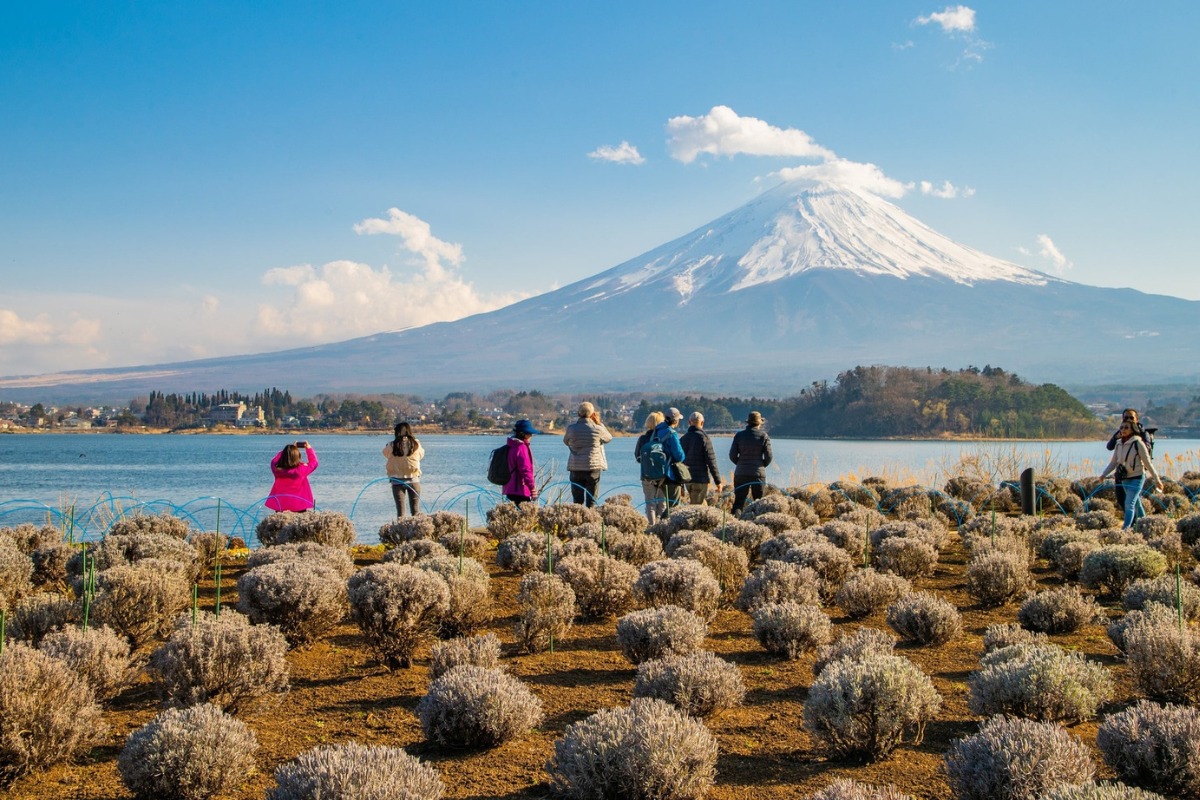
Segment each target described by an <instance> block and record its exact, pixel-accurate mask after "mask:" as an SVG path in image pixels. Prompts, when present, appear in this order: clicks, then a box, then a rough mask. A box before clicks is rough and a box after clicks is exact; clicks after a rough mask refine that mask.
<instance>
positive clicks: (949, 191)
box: [920, 181, 975, 200]
mask: <svg viewBox="0 0 1200 800" xmlns="http://www.w3.org/2000/svg"><path fill="white" fill-rule="evenodd" d="M920 186H921V194H927V195H929V196H930V197H940V198H941V199H943V200H953V199H954V198H956V197H958V196H959V195H961V196H963V197H973V196H974V195H975V190H974V189H972V188H971V187H970V186H964V187H963V188H962V189H959V188H958V187H957V186H955V185H954V184H953V183H951V182H950V181H943V182H942V185H941V186H935V185H933V183H931V182H930V181H921V183H920Z"/></svg>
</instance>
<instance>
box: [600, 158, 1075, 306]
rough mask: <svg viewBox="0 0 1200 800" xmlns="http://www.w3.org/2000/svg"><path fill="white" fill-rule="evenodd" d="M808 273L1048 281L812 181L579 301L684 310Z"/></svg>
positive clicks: (865, 198) (870, 199)
mask: <svg viewBox="0 0 1200 800" xmlns="http://www.w3.org/2000/svg"><path fill="white" fill-rule="evenodd" d="M812 270H849V271H852V272H856V273H859V274H861V275H869V276H884V275H886V276H892V277H896V278H909V277H913V276H920V277H926V278H936V279H942V280H949V281H953V282H954V283H958V284H963V285H968V286H971V285H975V284H976V283H978V282H981V281H1009V282H1013V283H1019V284H1024V285H1029V286H1044V285H1046V284H1047V283H1049V282H1052V281H1054V280H1055V279H1053V278H1050V277H1049V276H1047V275H1044V274H1042V273H1039V272H1035V271H1033V270H1029V269H1026V268H1024V267H1021V266H1019V265H1017V264H1013V263H1011V262H1008V261H1004V260H1002V259H999V258H994V257H992V256H989V255H986V254H984V253H981V252H979V251H977V250H974V249H972V248H970V247H967V246H965V245H962V244H959V243H958V242H955V241H954V240H953V239H950V238H949V237H947V236H944V235H942V234H940V233H938V232H937V231H935V230H933V229H932V228H930V227H929V226H927V225H925V224H924V223H922V222H920V221H919V220H917V219H915V218H914V217H912V216H911V215H909V214H908V213H907V212H905V211H903V210H902V209H900V208H899V207H897V206H895V205H893V204H892V203H889V202H888V201H886V200H884V199H883V198H881V197H878V196H876V195H873V194H870V193H868V192H865V191H862V190H857V189H853V188H847V187H844V186H838V185H834V184H830V183H814V182H812V181H793V182H788V183H783V184H780V185H779V186H776V187H775V188H773V189H770V190H768V191H766V192H764V193H763V194H761V195H759V196H758V197H756V198H755V199H754V200H752V201H750V202H749V203H747V204H746V205H744V206H742V207H741V208H739V209H736V210H735V211H732V212H730V213H729V214H726V215H725V216H723V217H720V218H719V219H717V220H714V221H713V222H712V223H710V224H708V225H705V226H703V227H702V228H699V229H697V230H695V231H693V232H692V233H690V234H688V235H686V236H683V237H681V238H679V239H676V240H675V241H673V242H669V243H667V244H665V245H663V246H661V247H659V248H657V249H655V250H652V251H650V252H649V253H646V254H644V255H642V256H639V257H638V258H635V259H632V260H631V261H627V262H625V263H624V264H621V265H619V266H617V267H614V268H613V269H611V270H608V271H607V272H604V273H601V274H600V275H597V276H595V277H594V278H591V279H589V280H587V281H584V282H583V284H586V286H580V287H579V288H580V289H581V290H582V291H581V292H580V293H579V295H578V299H580V300H586V299H595V300H599V299H602V298H604V297H608V296H611V295H613V294H620V293H623V292H626V291H629V290H631V289H634V288H637V287H643V286H648V285H657V286H658V287H659V288H664V289H668V290H669V291H672V292H674V293H677V294H678V296H679V299H680V302H682V303H686V302H688V300H689V299H690V298H691V297H692V296H693V295H694V294H696V293H697V292H699V291H701V290H704V291H706V292H711V291H720V292H736V291H739V290H742V289H746V288H749V287H751V286H758V285H761V284H767V283H772V282H774V281H778V280H783V279H785V278H789V277H792V276H795V275H799V274H801V273H804V272H808V271H812Z"/></svg>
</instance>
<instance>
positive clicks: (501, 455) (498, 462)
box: [487, 442, 512, 486]
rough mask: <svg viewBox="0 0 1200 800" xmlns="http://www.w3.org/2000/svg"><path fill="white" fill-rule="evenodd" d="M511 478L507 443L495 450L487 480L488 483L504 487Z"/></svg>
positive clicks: (489, 462) (489, 460) (490, 461)
mask: <svg viewBox="0 0 1200 800" xmlns="http://www.w3.org/2000/svg"><path fill="white" fill-rule="evenodd" d="M511 477H512V470H510V469H509V468H508V442H505V443H504V444H502V445H500V446H499V447H497V448H496V449H495V450H493V451H492V457H491V458H490V459H488V471H487V479H488V483H494V484H496V485H497V486H503V485H504V484H506V483H508V479H509V478H511Z"/></svg>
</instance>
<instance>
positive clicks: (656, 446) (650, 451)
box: [639, 436, 671, 481]
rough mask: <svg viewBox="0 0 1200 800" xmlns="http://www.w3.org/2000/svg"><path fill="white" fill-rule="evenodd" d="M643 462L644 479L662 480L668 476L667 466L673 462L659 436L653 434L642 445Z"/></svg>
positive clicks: (641, 459)
mask: <svg viewBox="0 0 1200 800" xmlns="http://www.w3.org/2000/svg"><path fill="white" fill-rule="evenodd" d="M639 460H640V461H641V462H642V480H644V481H661V480H666V478H667V468H668V467H669V466H670V464H671V462H670V460H669V459H668V458H667V454H666V452H665V451H664V450H663V446H662V442H660V441H659V440H658V437H657V436H651V437H650V438H649V439H648V440H647V441H646V443H645V444H644V445H642V451H641V458H640V459H639Z"/></svg>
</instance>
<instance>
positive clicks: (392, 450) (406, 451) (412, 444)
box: [383, 422, 425, 517]
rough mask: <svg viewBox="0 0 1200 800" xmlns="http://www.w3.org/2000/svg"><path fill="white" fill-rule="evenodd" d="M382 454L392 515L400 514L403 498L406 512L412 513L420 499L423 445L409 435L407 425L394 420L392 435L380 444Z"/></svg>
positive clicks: (413, 513) (402, 510) (410, 433)
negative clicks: (393, 511) (384, 442)
mask: <svg viewBox="0 0 1200 800" xmlns="http://www.w3.org/2000/svg"><path fill="white" fill-rule="evenodd" d="M383 457H384V458H386V459H387V476H388V478H390V479H391V484H392V498H393V499H394V500H395V501H396V516H397V517H403V516H404V505H405V498H407V500H408V508H409V513H411V514H412V515H413V516H416V515H417V512H418V509H419V507H420V501H421V459H422V458H424V457H425V448H423V447H421V443H420V442H419V441H418V440H417V437H415V436H413V432H412V426H411V425H409V424H408V423H407V422H398V423H396V428H395V438H394V439H392V441H390V442H388V443H387V444H385V445H384V446H383Z"/></svg>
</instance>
